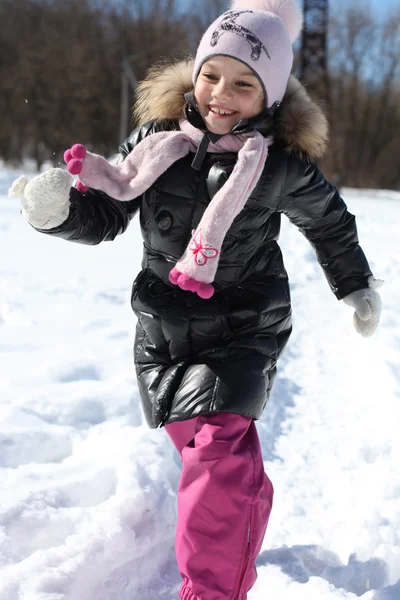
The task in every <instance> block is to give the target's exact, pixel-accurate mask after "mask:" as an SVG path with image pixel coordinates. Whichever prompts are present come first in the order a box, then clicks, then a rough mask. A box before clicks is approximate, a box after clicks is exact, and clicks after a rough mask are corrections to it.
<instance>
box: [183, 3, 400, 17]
mask: <svg viewBox="0 0 400 600" xmlns="http://www.w3.org/2000/svg"><path fill="white" fill-rule="evenodd" d="M353 1H354V2H360V3H362V4H363V5H365V4H366V3H368V2H369V3H370V5H371V7H372V9H373V10H374V11H375V12H376V14H384V13H385V12H386V11H389V10H391V9H395V8H399V9H400V0H353ZM200 2H201V0H200ZM349 3H350V0H330V3H329V5H330V7H331V10H333V9H335V8H337V7H341V6H346V5H349ZM180 4H181V5H182V8H183V9H184V8H185V7H188V6H191V5H192V0H180ZM299 4H300V5H301V6H303V5H304V4H303V2H300V1H299Z"/></svg>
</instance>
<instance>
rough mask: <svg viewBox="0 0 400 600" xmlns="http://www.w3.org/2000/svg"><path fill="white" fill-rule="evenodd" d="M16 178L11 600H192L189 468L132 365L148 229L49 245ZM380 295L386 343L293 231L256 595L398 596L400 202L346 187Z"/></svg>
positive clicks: (5, 330) (6, 589) (5, 504)
mask: <svg viewBox="0 0 400 600" xmlns="http://www.w3.org/2000/svg"><path fill="white" fill-rule="evenodd" d="M17 175H19V173H17V172H12V171H11V170H9V169H8V170H7V169H5V168H4V167H0V391H1V395H0V599H1V600H158V599H163V600H177V592H178V588H179V585H180V579H179V574H178V572H177V568H176V564H175V556H174V549H173V543H174V530H175V519H176V504H177V498H176V488H177V483H178V480H179V473H180V466H179V457H178V455H177V453H176V451H175V450H174V448H173V447H172V444H171V443H170V441H169V439H168V438H167V436H166V434H165V432H164V431H162V430H157V431H151V430H149V429H148V428H147V425H146V424H145V422H144V419H143V416H142V413H141V409H140V403H139V398H138V391H137V386H136V382H135V375H134V369H133V364H132V344H133V336H134V328H135V320H134V316H133V315H132V313H131V309H130V304H129V300H130V288H131V282H132V280H133V278H134V276H135V274H136V273H137V272H138V270H139V264H140V255H141V240H140V234H139V229H138V223H137V220H136V221H135V222H134V223H132V225H131V226H130V228H129V230H128V231H127V232H126V233H125V235H123V236H121V237H120V238H118V239H117V240H116V241H115V242H113V243H105V244H102V245H100V246H97V247H86V246H81V245H79V244H72V243H67V242H65V241H63V240H59V239H52V238H50V237H47V236H44V235H40V234H38V233H36V232H35V231H34V230H33V229H31V228H30V227H29V225H27V224H26V223H25V222H24V221H23V219H22V217H21V216H20V215H19V206H18V202H17V201H16V200H15V199H9V198H7V189H8V187H9V185H10V184H11V182H12V180H13V179H14V178H15V177H16V176H17ZM343 195H344V197H345V199H346V201H347V203H348V205H349V209H350V210H351V212H354V213H355V214H356V215H357V221H358V229H359V234H360V238H361V242H362V246H363V248H364V249H365V251H366V253H367V256H368V258H369V260H370V263H371V266H372V268H373V270H374V273H375V275H376V276H377V277H379V278H383V279H385V280H386V284H385V286H384V287H383V288H382V290H381V291H382V297H383V301H384V313H383V317H382V323H381V327H380V329H379V331H378V332H377V334H375V336H374V337H372V338H370V339H367V340H366V339H363V338H361V337H359V336H358V335H357V334H356V332H355V330H354V329H353V327H352V310H351V309H350V308H349V307H347V306H345V305H344V304H343V303H341V302H337V300H336V299H335V298H334V296H333V295H332V294H331V292H330V290H329V288H328V285H327V283H326V281H325V279H324V276H323V274H322V271H321V270H320V268H319V266H318V264H317V263H316V261H315V256H314V253H313V250H312V249H311V246H309V244H308V243H307V242H306V241H305V240H304V238H302V236H301V234H299V233H298V231H297V230H296V229H295V228H294V227H293V226H292V225H290V224H288V223H287V222H286V221H285V222H284V227H283V232H282V238H281V242H282V247H283V251H284V254H285V257H286V265H287V269H288V271H289V275H290V278H291V284H292V296H293V306H294V333H293V336H292V338H291V341H290V343H289V347H288V349H287V351H286V353H285V355H284V357H283V359H282V361H281V363H280V371H279V379H278V382H277V384H276V386H275V390H274V393H273V397H272V399H271V401H270V403H269V405H268V408H267V410H266V411H265V414H264V417H263V419H262V420H261V421H260V422H258V424H257V426H258V429H259V432H260V436H261V440H262V446H263V451H264V454H265V468H266V471H267V472H268V474H269V476H270V478H271V479H272V481H273V483H274V486H275V506H274V509H273V512H272V517H271V521H270V526H269V529H268V532H267V535H266V538H265V541H264V545H263V549H262V552H261V554H260V557H259V561H258V564H259V569H258V570H259V578H258V581H257V583H256V585H255V587H254V588H253V590H252V591H251V593H250V595H249V600H266V599H267V598H268V599H279V600H333V599H337V598H340V599H346V600H350V599H352V598H356V597H357V596H358V597H360V598H362V599H363V600H399V598H400V548H399V542H400V436H399V433H398V432H399V428H400V286H399V277H400V246H399V241H398V240H399V234H398V228H399V223H400V194H396V193H393V192H385V191H382V192H379V193H377V192H374V191H366V192H363V193H360V192H359V191H357V190H346V189H345V190H343Z"/></svg>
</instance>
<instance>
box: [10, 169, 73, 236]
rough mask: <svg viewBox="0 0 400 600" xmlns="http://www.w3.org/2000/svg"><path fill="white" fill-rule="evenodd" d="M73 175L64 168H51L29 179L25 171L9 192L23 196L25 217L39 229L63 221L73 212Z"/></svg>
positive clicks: (50, 226)
mask: <svg viewBox="0 0 400 600" xmlns="http://www.w3.org/2000/svg"><path fill="white" fill-rule="evenodd" d="M72 183H73V177H72V175H70V173H68V171H64V169H49V170H48V171H45V172H44V173H41V174H40V175H37V176H36V177H34V178H33V179H31V180H30V181H29V182H28V180H27V178H26V177H25V175H22V176H21V177H19V178H18V179H16V180H15V181H14V183H13V184H12V186H11V187H10V189H9V190H8V195H9V196H10V197H20V198H21V212H22V215H23V217H24V218H25V219H26V220H27V221H28V223H30V224H31V225H33V227H37V228H38V229H52V228H53V227H57V226H58V225H61V223H63V222H64V221H65V220H66V219H67V217H68V213H69V207H70V202H69V194H70V189H71V186H72Z"/></svg>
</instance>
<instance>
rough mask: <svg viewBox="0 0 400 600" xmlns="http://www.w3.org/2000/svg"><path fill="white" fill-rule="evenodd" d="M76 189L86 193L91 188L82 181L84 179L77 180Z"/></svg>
mask: <svg viewBox="0 0 400 600" xmlns="http://www.w3.org/2000/svg"><path fill="white" fill-rule="evenodd" d="M76 189H77V190H78V192H83V193H85V192H87V191H88V189H89V188H88V186H87V185H84V184H83V183H82V181H77V182H76Z"/></svg>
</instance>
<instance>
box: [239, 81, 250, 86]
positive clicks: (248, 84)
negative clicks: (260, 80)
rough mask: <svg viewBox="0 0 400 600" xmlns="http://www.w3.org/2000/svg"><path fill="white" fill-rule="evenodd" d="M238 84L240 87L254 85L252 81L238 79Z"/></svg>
mask: <svg viewBox="0 0 400 600" xmlns="http://www.w3.org/2000/svg"><path fill="white" fill-rule="evenodd" d="M236 85H238V86H239V87H253V86H252V85H251V83H247V81H238V82H237V83H236Z"/></svg>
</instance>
